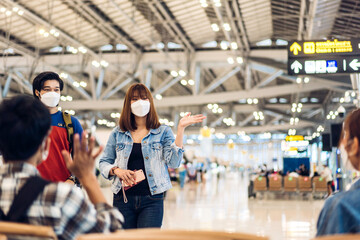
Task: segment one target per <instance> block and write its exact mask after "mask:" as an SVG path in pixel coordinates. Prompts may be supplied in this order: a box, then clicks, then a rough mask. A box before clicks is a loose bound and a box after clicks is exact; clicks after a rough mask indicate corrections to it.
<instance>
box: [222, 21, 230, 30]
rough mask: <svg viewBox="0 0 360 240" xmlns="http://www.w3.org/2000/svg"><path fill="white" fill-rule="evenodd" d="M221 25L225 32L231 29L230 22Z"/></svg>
mask: <svg viewBox="0 0 360 240" xmlns="http://www.w3.org/2000/svg"><path fill="white" fill-rule="evenodd" d="M223 27H224V30H225V31H227V32H229V31H230V30H231V27H230V24H228V23H224V24H223Z"/></svg>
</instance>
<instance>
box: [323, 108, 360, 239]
mask: <svg viewBox="0 0 360 240" xmlns="http://www.w3.org/2000/svg"><path fill="white" fill-rule="evenodd" d="M359 122H360V109H357V110H355V111H353V112H351V113H350V114H349V115H348V116H347V117H346V119H345V121H344V125H343V132H342V138H341V140H340V152H341V158H342V167H343V168H351V169H353V170H354V169H355V170H357V171H360V125H359ZM359 199H360V181H359V180H357V181H356V182H354V183H353V184H352V186H351V187H350V189H349V190H348V191H344V192H339V193H337V194H335V195H332V196H330V197H329V198H328V199H327V200H326V202H325V204H324V207H323V209H322V210H321V213H320V215H319V219H318V223H317V234H316V236H322V235H332V234H343V233H360V201H359ZM339 239H340V238H339Z"/></svg>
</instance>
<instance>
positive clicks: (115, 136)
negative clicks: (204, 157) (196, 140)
mask: <svg viewBox="0 0 360 240" xmlns="http://www.w3.org/2000/svg"><path fill="white" fill-rule="evenodd" d="M204 118H205V117H204V116H202V115H201V114H200V115H194V116H191V115H190V113H188V114H187V115H186V116H185V117H183V118H182V119H181V120H180V121H179V124H178V129H177V135H176V138H174V135H173V133H172V131H171V128H170V127H168V126H165V125H160V123H159V118H158V116H157V113H156V110H155V107H154V103H153V98H152V96H151V93H150V91H149V90H148V89H147V88H146V87H145V85H143V84H141V83H136V84H133V85H131V86H130V88H129V89H128V90H127V92H126V96H125V100H124V106H123V109H122V112H121V117H120V121H119V127H116V128H115V129H114V130H113V131H112V133H111V135H110V137H109V140H108V142H107V144H106V148H105V150H104V154H103V156H102V157H101V159H100V164H99V167H100V171H101V174H102V175H103V176H104V177H105V178H106V179H112V180H113V182H112V186H111V189H112V192H113V193H114V199H113V206H116V207H117V208H118V209H119V210H120V212H121V213H122V214H123V215H124V218H125V224H124V225H123V227H124V228H125V229H129V228H145V227H158V228H159V227H161V225H162V219H163V211H164V204H163V202H164V192H165V191H166V190H168V189H170V188H171V182H170V177H169V173H168V169H167V168H168V167H171V168H177V167H179V165H180V162H181V160H182V157H183V152H184V150H183V149H182V142H183V135H184V130H185V128H186V127H187V126H189V125H191V124H194V123H199V122H202V120H203V119H204ZM136 170H142V171H143V172H144V175H145V180H143V181H141V182H139V183H136V178H135V171H136ZM122 184H126V185H130V186H132V187H131V188H129V189H127V190H126V191H124V188H123V187H122Z"/></svg>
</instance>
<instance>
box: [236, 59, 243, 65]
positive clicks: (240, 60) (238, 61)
mask: <svg viewBox="0 0 360 240" xmlns="http://www.w3.org/2000/svg"><path fill="white" fill-rule="evenodd" d="M236 61H237V63H238V64H242V63H243V62H244V60H243V58H242V57H237V58H236Z"/></svg>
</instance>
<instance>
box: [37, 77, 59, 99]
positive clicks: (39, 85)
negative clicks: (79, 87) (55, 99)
mask: <svg viewBox="0 0 360 240" xmlns="http://www.w3.org/2000/svg"><path fill="white" fill-rule="evenodd" d="M47 80H56V81H58V82H59V85H60V91H62V90H63V88H64V82H63V80H61V78H60V76H59V74H57V73H55V72H42V73H40V74H39V75H37V76H36V77H35V78H34V81H33V95H34V97H36V98H39V97H38V96H36V94H35V92H36V90H38V91H39V92H40V91H41V89H42V88H43V87H44V83H45V81H47Z"/></svg>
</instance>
